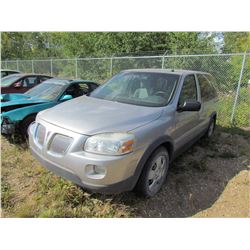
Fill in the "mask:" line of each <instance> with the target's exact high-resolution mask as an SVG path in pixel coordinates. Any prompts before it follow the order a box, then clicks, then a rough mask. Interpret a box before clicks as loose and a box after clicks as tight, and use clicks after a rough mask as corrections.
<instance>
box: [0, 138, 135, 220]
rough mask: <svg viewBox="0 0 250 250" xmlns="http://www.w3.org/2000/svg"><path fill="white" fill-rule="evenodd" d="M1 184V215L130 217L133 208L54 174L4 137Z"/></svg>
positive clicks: (25, 150) (25, 149)
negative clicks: (85, 189)
mask: <svg viewBox="0 0 250 250" xmlns="http://www.w3.org/2000/svg"><path fill="white" fill-rule="evenodd" d="M1 186H2V209H3V216H7V217H130V216H132V212H133V211H132V209H129V208H128V207H127V206H126V205H123V204H122V203H116V202H114V201H113V200H112V198H110V197H109V196H105V195H97V194H89V193H87V192H85V191H84V190H82V189H81V188H80V187H78V186H76V185H74V184H72V183H71V182H69V181H66V180H64V179H62V178H60V177H57V176H55V175H54V174H52V173H50V172H48V171H47V170H46V169H45V168H43V167H41V166H40V165H39V163H38V162H37V161H36V160H35V159H34V158H33V157H32V156H31V154H30V153H29V151H28V149H27V148H25V147H23V146H16V145H13V144H9V143H8V142H7V141H6V140H5V139H2V183H1ZM116 199H117V198H116Z"/></svg>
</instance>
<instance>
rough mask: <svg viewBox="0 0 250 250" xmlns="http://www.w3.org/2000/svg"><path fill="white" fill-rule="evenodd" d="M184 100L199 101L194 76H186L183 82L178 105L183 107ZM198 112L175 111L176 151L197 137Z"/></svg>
mask: <svg viewBox="0 0 250 250" xmlns="http://www.w3.org/2000/svg"><path fill="white" fill-rule="evenodd" d="M186 100H195V101H199V97H198V88H197V82H196V79H195V75H193V74H191V75H187V76H186V77H185V79H184V81H183V86H182V90H181V93H180V96H179V101H178V105H183V104H184V102H185V101H186ZM198 123H199V111H183V112H181V111H177V110H176V113H175V138H176V145H175V146H176V149H177V150H178V149H180V148H182V147H183V146H185V145H187V144H188V143H189V142H191V141H192V139H195V137H196V136H197V135H198V131H197V126H198Z"/></svg>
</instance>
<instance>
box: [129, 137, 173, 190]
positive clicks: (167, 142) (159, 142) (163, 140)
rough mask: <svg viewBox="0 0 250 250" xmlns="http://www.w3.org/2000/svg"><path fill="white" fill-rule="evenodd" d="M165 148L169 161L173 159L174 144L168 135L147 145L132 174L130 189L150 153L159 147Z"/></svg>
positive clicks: (133, 185)
mask: <svg viewBox="0 0 250 250" xmlns="http://www.w3.org/2000/svg"><path fill="white" fill-rule="evenodd" d="M161 145H163V146H165V147H167V149H168V153H169V159H170V161H171V160H172V159H173V154H174V143H173V140H172V138H171V137H170V136H168V135H163V136H161V137H159V138H157V139H156V140H155V141H154V142H153V143H152V144H150V145H149V147H148V148H147V149H146V151H145V152H144V154H143V155H142V157H141V159H140V161H139V163H138V165H137V168H136V170H135V173H134V177H133V181H132V184H131V186H132V189H133V188H134V187H135V185H136V183H137V181H138V179H139V177H140V175H141V172H142V170H143V167H144V166H145V164H146V162H147V160H148V159H149V157H150V156H151V155H152V153H153V152H154V151H155V150H156V149H157V148H158V147H159V146H161Z"/></svg>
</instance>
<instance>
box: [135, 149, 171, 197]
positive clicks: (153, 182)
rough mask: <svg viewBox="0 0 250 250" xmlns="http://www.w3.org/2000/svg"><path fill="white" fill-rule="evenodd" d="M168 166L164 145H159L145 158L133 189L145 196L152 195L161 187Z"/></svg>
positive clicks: (167, 156)
mask: <svg viewBox="0 0 250 250" xmlns="http://www.w3.org/2000/svg"><path fill="white" fill-rule="evenodd" d="M168 168H169V154H168V151H167V150H166V148H164V147H159V148H158V149H156V150H155V151H154V152H153V153H152V155H151V156H150V157H149V159H148V160H147V162H146V164H145V166H144V168H143V170H142V173H141V176H140V178H139V180H138V182H137V184H136V187H135V190H134V191H135V192H136V193H137V194H138V195H140V196H143V197H145V198H148V197H152V196H154V195H155V194H156V193H157V192H158V191H159V190H160V189H161V187H162V185H163V183H164V181H165V179H166V176H167V172H168Z"/></svg>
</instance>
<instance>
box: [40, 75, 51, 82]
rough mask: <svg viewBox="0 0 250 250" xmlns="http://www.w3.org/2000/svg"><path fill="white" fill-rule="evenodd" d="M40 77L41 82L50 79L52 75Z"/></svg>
mask: <svg viewBox="0 0 250 250" xmlns="http://www.w3.org/2000/svg"><path fill="white" fill-rule="evenodd" d="M39 78H40V82H43V81H46V80H48V79H50V77H47V76H40V77H39Z"/></svg>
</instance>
